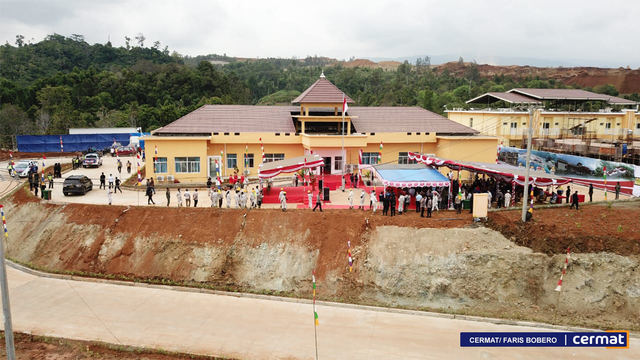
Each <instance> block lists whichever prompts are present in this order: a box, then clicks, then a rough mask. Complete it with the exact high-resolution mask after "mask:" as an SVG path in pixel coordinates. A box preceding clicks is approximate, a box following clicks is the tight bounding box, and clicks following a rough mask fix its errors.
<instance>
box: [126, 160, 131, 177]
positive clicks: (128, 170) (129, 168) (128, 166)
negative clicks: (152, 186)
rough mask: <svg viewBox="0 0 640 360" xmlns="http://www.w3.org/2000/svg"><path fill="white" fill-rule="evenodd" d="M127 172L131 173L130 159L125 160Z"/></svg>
mask: <svg viewBox="0 0 640 360" xmlns="http://www.w3.org/2000/svg"><path fill="white" fill-rule="evenodd" d="M127 174H131V161H129V160H127Z"/></svg>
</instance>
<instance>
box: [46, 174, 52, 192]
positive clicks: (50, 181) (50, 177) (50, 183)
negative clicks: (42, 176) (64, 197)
mask: <svg viewBox="0 0 640 360" xmlns="http://www.w3.org/2000/svg"><path fill="white" fill-rule="evenodd" d="M47 179H48V180H49V189H53V174H52V173H51V172H49V175H47Z"/></svg>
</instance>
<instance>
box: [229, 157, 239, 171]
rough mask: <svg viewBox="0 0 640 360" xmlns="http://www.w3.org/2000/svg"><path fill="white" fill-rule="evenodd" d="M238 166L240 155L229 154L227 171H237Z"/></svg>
mask: <svg viewBox="0 0 640 360" xmlns="http://www.w3.org/2000/svg"><path fill="white" fill-rule="evenodd" d="M237 166H238V154H227V169H235V168H236V167H237Z"/></svg>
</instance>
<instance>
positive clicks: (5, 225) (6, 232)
mask: <svg viewBox="0 0 640 360" xmlns="http://www.w3.org/2000/svg"><path fill="white" fill-rule="evenodd" d="M0 213H1V214H2V227H3V228H4V237H9V232H8V231H7V220H6V219H5V218H4V206H3V205H0ZM0 245H1V244H0Z"/></svg>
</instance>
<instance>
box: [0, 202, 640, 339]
mask: <svg viewBox="0 0 640 360" xmlns="http://www.w3.org/2000/svg"><path fill="white" fill-rule="evenodd" d="M11 201H12V203H10V204H8V205H9V206H8V207H7V210H6V212H7V221H8V223H9V224H16V223H18V224H20V226H19V228H20V231H14V232H12V236H10V237H9V243H8V255H9V257H11V258H14V259H16V260H19V261H21V262H25V263H31V264H33V265H36V266H38V267H42V268H46V269H54V270H58V271H65V270H66V271H69V270H75V271H83V272H91V273H101V274H115V275H127V276H133V277H136V278H139V279H148V278H155V279H158V278H163V279H172V280H175V281H185V282H193V283H202V284H207V285H209V286H213V287H217V288H221V289H230V290H239V291H252V292H269V293H279V294H283V295H292V296H300V297H309V294H310V286H311V284H310V280H311V279H310V274H311V271H312V269H316V271H317V275H318V286H319V289H318V294H319V296H320V298H321V299H326V300H337V301H346V302H354V303H361V304H374V305H384V306H402V307H408V308H417V309H437V310H441V311H455V312H458V313H467V314H475V315H481V316H497V317H507V318H523V319H531V320H540V321H547V322H550V321H552V315H553V312H554V309H555V304H556V301H557V297H558V293H557V292H555V291H553V289H555V285H556V283H557V281H558V277H559V275H560V272H561V269H562V264H563V262H564V256H565V255H564V251H565V249H566V247H565V244H563V246H562V247H563V248H562V250H561V251H558V252H555V251H550V254H551V253H554V255H546V254H543V253H539V252H534V251H532V250H531V249H530V248H527V247H522V246H519V245H517V244H515V243H513V242H512V241H510V240H508V239H507V238H505V237H504V236H502V235H501V234H500V233H498V232H496V231H494V230H491V229H488V228H463V227H464V226H465V225H466V224H469V223H470V218H469V214H468V213H467V214H462V216H463V220H446V218H448V217H452V216H456V215H453V214H451V213H444V212H442V213H441V214H439V215H437V216H439V219H440V220H426V219H421V218H420V217H419V216H418V215H417V214H415V213H409V214H408V215H403V216H398V217H394V218H387V217H382V216H379V215H378V216H375V217H373V216H371V214H370V213H364V212H359V211H351V212H349V211H325V212H324V213H322V214H319V213H311V212H309V211H290V212H286V213H283V212H281V211H278V210H260V211H250V212H245V211H240V210H225V209H222V210H220V209H210V208H198V209H194V208H181V209H175V208H170V209H168V208H147V207H131V208H126V207H108V206H92V205H81V204H67V205H64V206H62V205H54V204H43V203H41V202H39V201H37V200H36V201H34V200H33V199H31V198H29V197H28V195H26V193H25V192H23V191H19V192H18V193H16V195H15V196H14V197H13V198H12V199H11ZM585 208H586V207H585ZM618 210H619V209H616V208H612V209H611V211H613V212H615V211H618ZM245 214H246V216H245ZM500 214H502V213H500ZM492 216H493V214H492ZM501 216H502V215H501ZM636 219H637V218H636ZM14 226H15V225H14ZM517 236H518V235H516V238H517ZM348 240H350V241H351V245H352V249H353V257H354V259H355V263H354V268H353V272H349V269H348V262H347V241H348ZM575 247H576V248H577V247H579V246H578V245H576V246H575ZM618 251H619V252H620V254H614V253H609V252H606V253H604V252H603V253H600V252H597V253H589V247H588V246H585V250H584V251H576V252H575V253H574V254H573V255H572V261H571V262H570V265H569V269H568V273H567V276H566V277H565V282H564V287H563V293H562V302H561V306H560V309H559V313H558V322H562V323H567V324H574V325H583V326H598V327H608V328H614V327H621V328H631V329H640V310H639V309H640V276H638V271H640V270H639V267H638V266H639V264H640V258H639V256H638V255H637V253H635V252H632V254H635V255H630V256H624V255H623V254H621V253H622V252H623V251H622V248H619V249H618ZM612 310H613V311H612Z"/></svg>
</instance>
